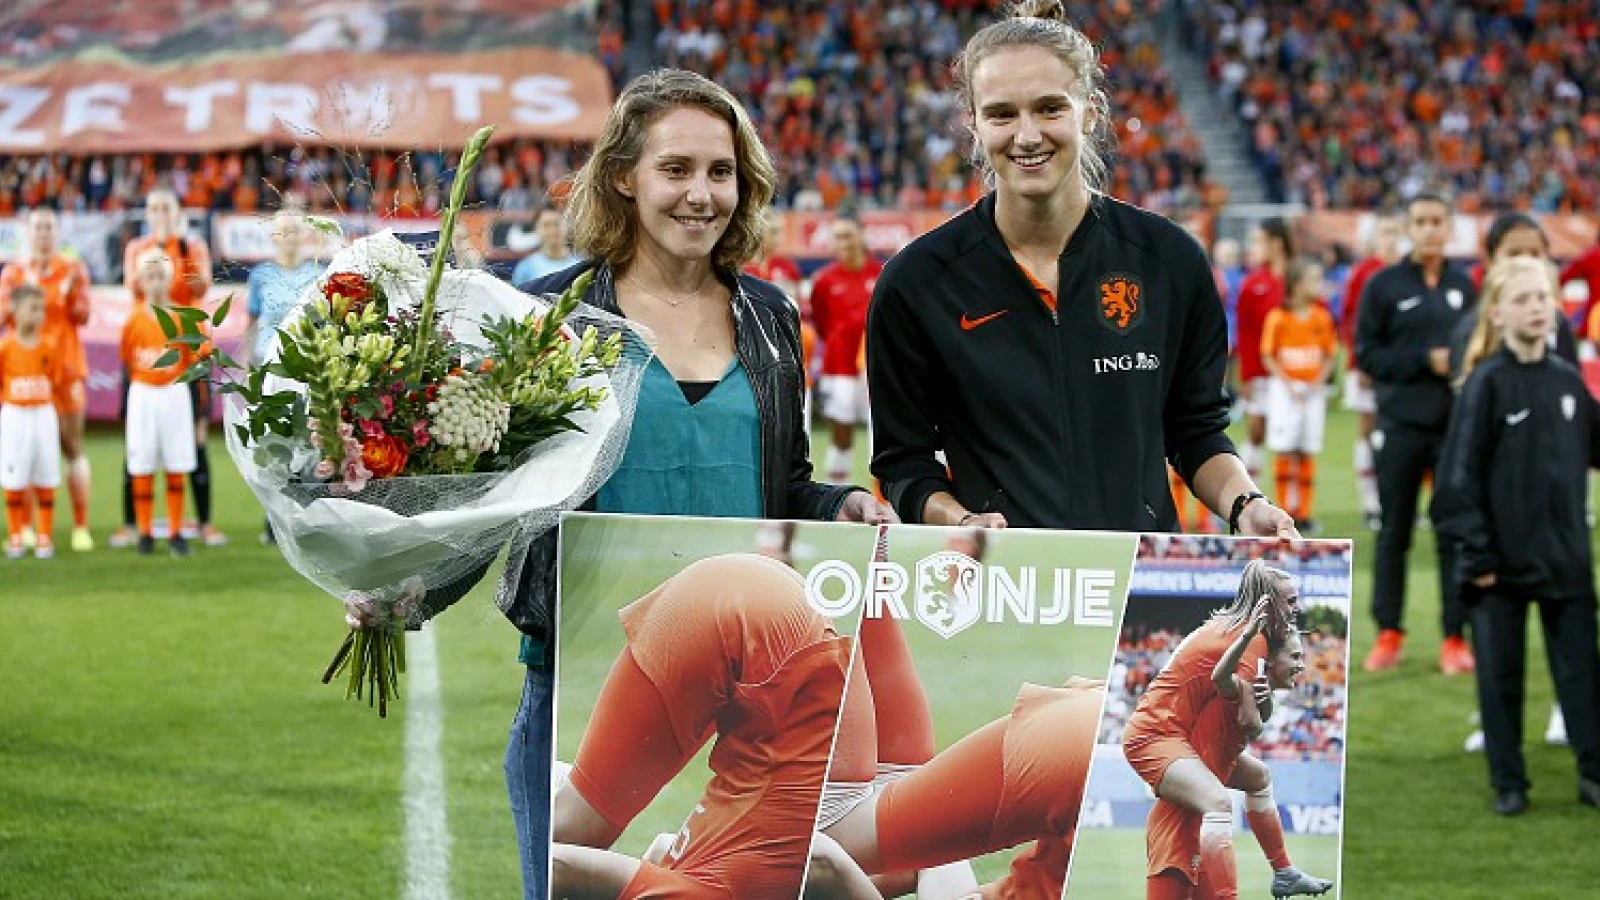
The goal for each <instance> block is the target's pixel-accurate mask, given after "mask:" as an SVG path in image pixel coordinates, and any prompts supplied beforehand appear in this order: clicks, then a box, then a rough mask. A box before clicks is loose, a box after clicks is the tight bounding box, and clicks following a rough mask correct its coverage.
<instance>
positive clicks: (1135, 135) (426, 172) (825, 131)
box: [0, 0, 1224, 216]
mask: <svg viewBox="0 0 1600 900" xmlns="http://www.w3.org/2000/svg"><path fill="white" fill-rule="evenodd" d="M999 5H1000V4H998V3H994V2H974V0H941V2H933V0H922V2H891V0H864V2H848V3H847V2H843V0H831V2H827V3H823V4H815V3H798V2H782V3H759V4H758V3H755V2H752V0H714V2H710V3H706V2H699V0H677V2H673V0H658V2H657V3H656V4H655V15H656V26H657V31H656V34H655V38H654V48H655V53H654V58H653V59H652V60H651V62H652V64H655V65H666V66H681V67H684V68H689V69H694V70H696V71H700V72H702V73H704V74H707V75H709V76H711V77H713V78H714V79H715V80H717V81H718V82H719V83H721V84H724V85H726V86H727V87H729V88H730V89H731V90H733V91H734V92H735V94H736V95H737V96H738V97H739V98H740V100H741V101H742V102H743V103H744V104H745V106H746V108H747V109H748V110H749V111H750V114H751V116H752V117H753V118H754V119H755V120H756V122H757V124H758V125H759V126H760V128H761V132H762V136H763V138H764V139H765V141H766V143H767V146H768V148H769V149H770V150H771V152H772V154H773V157H774V159H775V161H776V162H777V164H778V167H779V171H780V174H781V176H782V183H781V189H780V194H779V196H778V198H777V204H778V205H779V206H780V207H791V208H824V209H832V208H835V207H837V206H838V205H839V204H840V202H842V201H844V200H846V199H847V198H848V199H850V200H851V201H852V202H853V203H855V204H856V205H857V206H861V207H882V208H894V209H905V210H914V209H947V210H955V209H960V208H962V207H964V206H966V205H967V204H969V203H971V202H972V201H973V200H975V199H976V198H977V197H979V196H981V194H982V193H983V190H984V188H983V185H982V182H981V179H980V178H979V176H978V175H977V173H975V172H974V171H973V169H972V167H971V166H970V165H969V164H968V162H967V155H966V154H967V147H966V141H967V137H966V130H965V128H964V126H963V124H962V112H961V110H960V108H959V105H958V103H957V101H956V94H955V90H954V86H953V84H952V82H951V75H950V71H949V67H948V63H949V60H950V59H951V58H952V57H953V56H954V55H955V54H956V52H958V51H959V50H960V49H961V47H962V45H963V44H964V42H965V40H966V38H967V37H968V36H970V35H971V34H972V33H973V32H974V31H975V30H976V29H977V28H979V27H981V26H982V25H983V24H986V23H987V22H988V21H989V20H990V19H992V18H993V17H994V16H995V15H996V8H997V7H998V6H999ZM1157 6H1159V4H1158V3H1156V2H1154V0H1117V2H1113V0H1101V2H1097V3H1093V4H1087V5H1083V6H1082V7H1081V8H1079V9H1075V11H1074V15H1075V17H1076V24H1077V25H1078V26H1079V27H1081V28H1082V29H1083V30H1084V32H1085V33H1086V34H1088V35H1089V37H1090V38H1091V39H1092V40H1094V41H1095V43H1096V44H1097V45H1099V46H1100V47H1101V58H1102V62H1103V63H1104V65H1105V67H1106V75H1107V80H1108V86H1109V90H1110V92H1111V94H1112V98H1111V101H1112V108H1113V109H1115V110H1116V112H1117V114H1116V116H1115V135H1114V138H1115V144H1116V147H1115V152H1114V154H1113V159H1114V161H1115V164H1114V166H1113V169H1112V173H1111V176H1110V183H1109V184H1108V185H1107V188H1108V190H1109V191H1110V193H1112V194H1114V195H1115V196H1118V197H1121V198H1124V199H1128V200H1131V201H1133V202H1135V203H1139V204H1141V205H1144V206H1148V207H1150V208H1153V209H1157V210H1160V211H1167V212H1172V211H1179V210H1187V209H1193V208H1196V207H1200V206H1203V205H1214V204H1218V203H1220V202H1221V200H1222V199H1224V198H1223V197H1222V196H1221V195H1220V194H1219V193H1218V192H1217V191H1218V189H1216V188H1215V187H1214V186H1212V185H1210V184H1208V183H1207V182H1205V180H1204V170H1205V166H1204V158H1203V154H1202V153H1201V150H1200V147H1199V144H1198V141H1197V140H1196V138H1195V136H1194V134H1193V132H1191V131H1190V130H1189V128H1188V126H1187V125H1186V124H1185V122H1184V121H1183V118H1182V116H1181V115H1180V113H1179V112H1178V104H1177V94H1176V90H1175V87H1174V84H1173V82H1172V79H1171V77H1170V76H1169V74H1168V73H1167V71H1166V69H1165V68H1164V67H1163V65H1162V60H1161V56H1160V53H1159V51H1158V49H1157V46H1156V35H1155V31H1154V26H1153V24H1152V23H1153V22H1154V19H1155V15H1156V13H1155V8H1156V7H1157ZM594 25H595V33H596V34H597V38H596V41H597V43H596V45H595V50H596V53H597V54H598V55H599V58H600V60H601V62H602V64H604V65H605V66H606V68H607V69H608V71H610V72H611V73H612V75H613V78H614V79H616V80H617V81H618V82H619V83H620V81H621V79H622V78H623V77H624V72H625V68H626V67H625V65H624V49H625V35H626V22H625V21H624V16H623V12H622V10H621V6H620V4H617V3H614V2H606V3H601V4H599V5H598V6H597V8H596V13H595V21H594ZM586 152H587V147H586V145H583V144H576V143H569V142H564V141H540V140H516V141H511V142H508V143H505V144H500V145H497V146H495V147H494V148H492V149H491V150H490V151H489V153H488V155H487V157H486V158H485V160H484V161H483V163H482V165H480V167H479V169H478V172H477V174H476V176H475V177H474V184H473V185H472V190H471V192H470V194H469V197H468V202H469V203H472V204H475V205H481V206H485V207H488V208H496V209H500V210H502V211H505V212H519V211H523V210H529V209H533V208H536V207H537V206H538V205H540V203H541V202H542V198H543V197H544V196H545V193H546V191H548V190H549V188H550V187H551V185H552V184H554V183H555V182H556V181H558V180H559V179H561V178H562V177H563V176H565V175H567V174H568V173H569V172H571V171H573V170H575V169H576V168H577V167H578V166H580V165H581V164H582V163H583V160H584V156H585V154H586ZM454 167H455V155H454V154H453V153H443V152H438V151H416V152H406V151H402V150H387V151H382V150H381V151H371V152H366V153H358V152H355V151H348V150H341V149H338V148H331V147H317V146H303V145H289V144H270V143H269V144H266V145H264V146H258V147H252V148H248V149H242V150H233V151H227V152H216V153H203V154H200V153H193V154H185V153H177V154H155V153H148V154H134V155H120V156H87V157H83V156H68V155H64V154H56V155H44V156H12V157H4V156H0V216H4V215H10V214H13V213H15V212H16V211H17V210H20V209H27V208H30V207H33V206H39V205H49V206H54V207H56V208H58V209H61V210H65V211H89V210H120V209H126V208H130V207H133V206H137V205H138V204H139V202H140V199H141V198H143V197H144V196H145V195H146V194H147V193H149V191H150V189H151V188H153V187H155V186H156V185H157V184H158V183H165V184H169V185H171V186H172V187H173V188H174V190H175V191H176V192H177V194H178V197H179V199H180V201H181V202H182V205H183V206H184V207H185V208H188V209H210V210H217V211H237V212H257V211H270V210H273V209H276V208H277V207H278V206H280V205H281V204H282V202H283V198H284V197H285V196H287V195H289V194H291V193H292V194H295V195H298V196H300V197H303V198H305V202H306V203H307V205H308V206H309V207H310V209H312V210H313V211H316V212H333V211H345V212H356V213H365V212H379V213H388V214H392V215H398V216H431V215H436V214H437V213H438V211H439V209H440V208H441V207H442V206H443V204H444V202H445V200H446V199H447V196H448V191H449V188H450V181H449V178H450V173H451V172H452V171H453V170H454Z"/></svg>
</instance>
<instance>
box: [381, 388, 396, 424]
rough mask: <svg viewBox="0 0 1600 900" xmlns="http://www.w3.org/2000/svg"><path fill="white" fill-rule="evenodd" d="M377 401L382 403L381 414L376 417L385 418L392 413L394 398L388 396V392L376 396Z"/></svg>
mask: <svg viewBox="0 0 1600 900" xmlns="http://www.w3.org/2000/svg"><path fill="white" fill-rule="evenodd" d="M378 402H379V403H382V404H383V413H382V414H381V415H379V416H378V418H380V419H387V418H389V417H390V416H392V415H394V398H393V397H391V396H389V395H388V394H381V395H379V397H378Z"/></svg>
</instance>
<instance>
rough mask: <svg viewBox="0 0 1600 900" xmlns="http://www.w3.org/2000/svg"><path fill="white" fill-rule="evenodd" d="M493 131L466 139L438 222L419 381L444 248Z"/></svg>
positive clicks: (423, 314) (420, 333)
mask: <svg viewBox="0 0 1600 900" xmlns="http://www.w3.org/2000/svg"><path fill="white" fill-rule="evenodd" d="M493 135H494V126H493V125H485V126H483V127H482V128H480V129H478V133H477V134H474V135H473V136H472V140H470V141H467V147H466V149H465V150H463V151H461V164H460V165H459V166H457V167H456V180H455V182H454V183H453V184H451V186H450V205H448V206H446V207H445V210H444V221H442V222H440V223H439V243H438V245H437V246H435V247H434V248H433V269H432V271H430V272H429V273H428V289H427V290H426V291H424V292H423V294H422V310H421V311H420V313H419V315H418V317H417V344H416V347H417V349H416V356H417V358H416V366H417V376H416V377H417V380H418V381H421V380H422V373H423V368H424V366H425V365H426V364H427V359H428V354H427V347H428V331H429V330H430V329H431V328H432V327H433V305H434V298H435V297H436V296H437V295H438V293H439V280H440V279H441V278H443V277H444V257H445V250H446V248H447V247H449V246H450V244H451V243H453V242H454V241H455V237H456V214H457V213H459V212H461V206H462V204H464V203H466V202H467V185H468V183H469V182H470V181H471V180H472V170H473V169H475V168H477V167H478V160H479V159H480V158H482V156H483V149H484V148H485V147H487V146H488V145H489V138H490V137H492V136H493Z"/></svg>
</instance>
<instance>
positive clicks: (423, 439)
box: [411, 421, 432, 447]
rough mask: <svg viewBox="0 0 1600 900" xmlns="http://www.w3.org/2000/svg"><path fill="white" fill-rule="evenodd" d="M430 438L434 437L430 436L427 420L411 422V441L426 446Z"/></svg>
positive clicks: (419, 445)
mask: <svg viewBox="0 0 1600 900" xmlns="http://www.w3.org/2000/svg"><path fill="white" fill-rule="evenodd" d="M430 440H432V438H431V437H429V436H428V423H427V422H426V421H421V422H412V423H411V443H413V444H416V445H417V446H418V447H426V446H428V442H429V441H430Z"/></svg>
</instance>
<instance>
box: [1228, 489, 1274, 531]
mask: <svg viewBox="0 0 1600 900" xmlns="http://www.w3.org/2000/svg"><path fill="white" fill-rule="evenodd" d="M1265 499H1267V495H1266V494H1263V493H1261V492H1260V491H1248V492H1246V493H1243V494H1240V495H1239V496H1237V497H1235V498H1233V509H1232V510H1230V511H1229V512H1228V533H1229V534H1238V533H1239V517H1240V516H1241V515H1243V514H1244V508H1245V507H1246V506H1249V505H1250V501H1251V500H1265Z"/></svg>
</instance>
